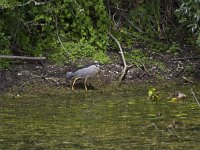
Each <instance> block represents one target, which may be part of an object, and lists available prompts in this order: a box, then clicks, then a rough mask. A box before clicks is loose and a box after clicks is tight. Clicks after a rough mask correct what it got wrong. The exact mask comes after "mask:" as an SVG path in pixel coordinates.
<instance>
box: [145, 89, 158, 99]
mask: <svg viewBox="0 0 200 150" xmlns="http://www.w3.org/2000/svg"><path fill="white" fill-rule="evenodd" d="M148 99H149V100H152V101H158V100H159V96H158V92H157V91H156V89H155V88H149V90H148Z"/></svg>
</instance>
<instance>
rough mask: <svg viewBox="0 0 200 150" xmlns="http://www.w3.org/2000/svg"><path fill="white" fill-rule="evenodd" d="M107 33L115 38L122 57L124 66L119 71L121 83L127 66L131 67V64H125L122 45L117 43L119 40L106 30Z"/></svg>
mask: <svg viewBox="0 0 200 150" xmlns="http://www.w3.org/2000/svg"><path fill="white" fill-rule="evenodd" d="M108 34H109V35H110V36H111V37H112V38H113V39H114V40H115V42H116V43H117V45H118V47H119V50H120V54H121V57H122V61H123V64H124V68H123V70H122V72H121V75H120V77H119V84H121V82H122V79H123V78H124V76H125V74H126V71H127V69H128V68H130V67H132V66H127V64H126V60H125V57H124V52H123V50H122V47H121V44H120V43H119V41H118V40H117V39H116V38H115V37H114V36H113V35H112V34H111V33H110V32H108Z"/></svg>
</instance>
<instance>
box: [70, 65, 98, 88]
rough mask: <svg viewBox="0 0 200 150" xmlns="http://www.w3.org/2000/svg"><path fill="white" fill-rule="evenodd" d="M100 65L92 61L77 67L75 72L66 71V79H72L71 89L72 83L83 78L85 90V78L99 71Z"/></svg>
mask: <svg viewBox="0 0 200 150" xmlns="http://www.w3.org/2000/svg"><path fill="white" fill-rule="evenodd" d="M99 69H100V65H99V64H98V63H93V64H90V65H87V66H84V67H83V68H81V69H78V70H77V71H75V72H67V79H74V81H73V84H72V90H74V85H75V83H76V81H77V80H78V79H85V80H84V86H85V90H86V91H87V83H86V82H87V79H88V78H89V77H92V76H94V75H96V74H97V73H98V72H99Z"/></svg>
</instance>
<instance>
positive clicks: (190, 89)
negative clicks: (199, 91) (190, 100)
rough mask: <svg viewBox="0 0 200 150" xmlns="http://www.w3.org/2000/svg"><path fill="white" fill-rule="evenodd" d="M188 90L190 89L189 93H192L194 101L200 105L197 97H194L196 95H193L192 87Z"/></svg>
mask: <svg viewBox="0 0 200 150" xmlns="http://www.w3.org/2000/svg"><path fill="white" fill-rule="evenodd" d="M190 91H191V94H192V95H193V97H194V99H195V101H196V102H197V104H198V106H199V107H200V103H199V101H198V99H197V97H196V95H195V93H194V91H193V89H192V88H190Z"/></svg>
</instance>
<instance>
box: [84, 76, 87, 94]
mask: <svg viewBox="0 0 200 150" xmlns="http://www.w3.org/2000/svg"><path fill="white" fill-rule="evenodd" d="M84 85H85V90H86V91H87V78H85V80H84Z"/></svg>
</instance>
